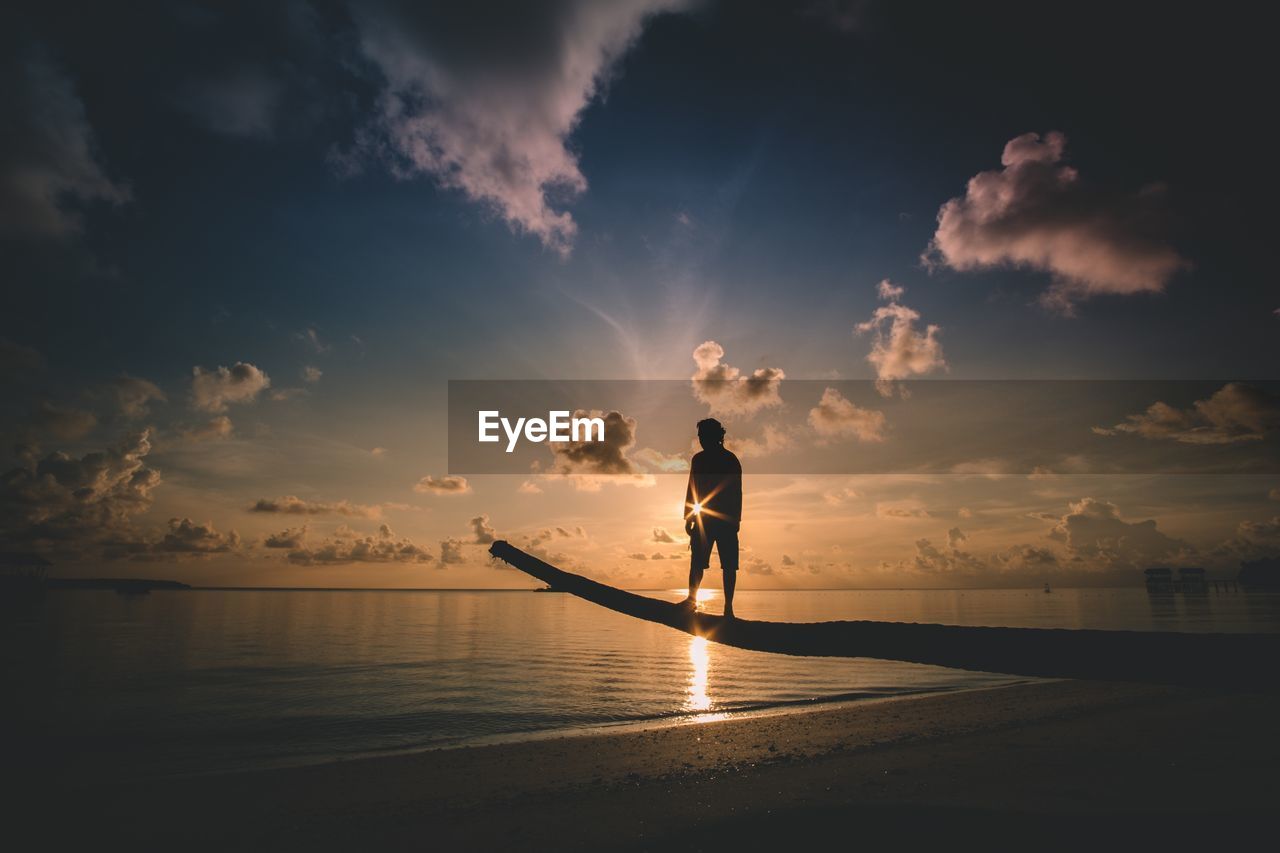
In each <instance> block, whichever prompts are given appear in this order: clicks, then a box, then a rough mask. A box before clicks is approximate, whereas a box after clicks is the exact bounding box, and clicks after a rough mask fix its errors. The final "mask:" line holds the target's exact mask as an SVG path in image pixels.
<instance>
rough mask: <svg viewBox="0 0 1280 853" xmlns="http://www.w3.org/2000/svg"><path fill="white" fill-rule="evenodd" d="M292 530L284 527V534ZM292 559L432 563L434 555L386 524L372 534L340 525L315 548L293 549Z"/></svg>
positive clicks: (305, 563)
mask: <svg viewBox="0 0 1280 853" xmlns="http://www.w3.org/2000/svg"><path fill="white" fill-rule="evenodd" d="M290 532H291V531H288V530H286V531H284V533H282V534H277V535H278V536H283V535H284V534H288V533H290ZM288 559H289V562H290V563H294V564H295V565H300V566H314V565H344V564H348V563H429V562H431V560H432V559H433V558H432V556H431V554H430V553H429V552H427V551H426V550H425V549H424V548H421V547H419V546H418V545H415V544H414V543H413V541H412V540H410V539H407V538H404V537H397V536H396V535H395V533H394V532H392V530H391V528H390V527H388V526H387V525H385V524H383V525H380V526H379V527H378V532H377V534H375V535H372V536H362V535H359V534H357V533H355V532H354V531H352V530H350V529H349V528H347V529H340V530H339V531H338V532H337V533H335V534H334V535H333V536H332V537H330V538H328V539H326V540H324V541H323V542H321V543H320V544H319V545H317V546H316V547H314V548H309V547H305V546H301V547H297V548H294V549H293V550H291V551H290V552H289V555H288Z"/></svg>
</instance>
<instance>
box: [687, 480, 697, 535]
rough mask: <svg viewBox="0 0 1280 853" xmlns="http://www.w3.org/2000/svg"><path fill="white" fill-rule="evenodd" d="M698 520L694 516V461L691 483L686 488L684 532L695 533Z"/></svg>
mask: <svg viewBox="0 0 1280 853" xmlns="http://www.w3.org/2000/svg"><path fill="white" fill-rule="evenodd" d="M696 524H697V521H696V520H695V519H694V516H693V463H692V462H691V463H690V464H689V485H687V486H686V487H685V490H684V532H685V533H687V534H689V535H690V536H692V535H693V528H694V526H695V525H696Z"/></svg>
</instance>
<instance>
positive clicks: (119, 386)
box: [102, 374, 168, 420]
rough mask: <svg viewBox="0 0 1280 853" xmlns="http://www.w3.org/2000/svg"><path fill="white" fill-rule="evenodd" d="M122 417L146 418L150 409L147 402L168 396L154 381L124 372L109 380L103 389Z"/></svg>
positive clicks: (132, 418) (163, 399)
mask: <svg viewBox="0 0 1280 853" xmlns="http://www.w3.org/2000/svg"><path fill="white" fill-rule="evenodd" d="M102 390H103V391H104V392H105V393H106V394H107V396H108V397H110V398H111V400H112V402H114V403H115V407H116V411H117V412H119V414H120V416H121V417H122V418H126V419H127V420H137V419H139V418H145V417H146V416H147V415H148V414H150V411H149V409H148V407H147V404H148V403H150V402H151V401H152V400H159V401H161V402H164V401H165V400H167V399H168V398H167V397H165V395H164V392H163V391H161V390H160V388H159V386H157V385H156V384H155V383H154V382H149V381H148V380H146V379H140V378H139V377H137V376H129V375H128V374H122V375H120V376H117V377H116V378H114V379H112V380H110V381H109V382H107V384H106V385H105V386H103V389H102Z"/></svg>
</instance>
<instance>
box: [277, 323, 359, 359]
mask: <svg viewBox="0 0 1280 853" xmlns="http://www.w3.org/2000/svg"><path fill="white" fill-rule="evenodd" d="M353 337H354V336H353ZM293 339H294V340H295V341H299V342H300V343H304V344H306V345H307V346H308V347H310V348H311V349H313V350H315V351H316V352H317V353H325V352H328V351H329V350H331V349H333V346H332V345H331V344H326V343H325V342H324V341H323V340H321V338H320V333H319V332H317V331H316V330H315V329H313V328H307V329H303V330H302V331H301V332H294V333H293ZM356 340H357V341H359V339H358V338H356Z"/></svg>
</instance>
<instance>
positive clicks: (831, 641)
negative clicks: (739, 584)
mask: <svg viewBox="0 0 1280 853" xmlns="http://www.w3.org/2000/svg"><path fill="white" fill-rule="evenodd" d="M489 553H491V554H492V555H493V556H494V557H497V558H498V559H501V560H503V561H505V562H507V563H509V564H511V565H512V566H514V567H515V568H517V569H519V570H520V571H522V572H525V573H526V574H529V575H532V576H533V577H535V578H537V579H538V580H541V581H544V582H545V583H547V584H548V585H550V586H551V587H552V588H554V589H558V590H562V591H564V592H569V593H572V594H574V595H576V596H578V597H579V598H584V599H586V600H587V601H590V602H593V603H595V604H599V605H601V606H602V607H607V608H609V609H610V610H615V611H617V612H619V613H624V614H626V615H627V616H634V617H636V618H637V619H644V620H647V621H649V622H657V623H659V624H661V625H668V626H670V627H672V628H676V629H677V630H680V631H684V632H686V633H688V634H693V635H695V636H699V637H706V638H707V639H709V640H713V641H715V642H717V643H723V644H725V645H727V646H736V647H737V648H741V649H751V650H754V651H761V652H774V653H777V654H784V655H804V656H812V657H865V658H878V659H881V660H896V661H907V662H910V663H922V664H932V665H935V666H945V667H951V668H953V669H967V670H976V671H982V672H1000V673H1008V674H1010V675H1023V676H1030V677H1037V678H1084V679H1095V680H1101V681H1145V682H1155V683H1161V684H1182V685H1194V686H1217V687H1238V688H1249V689H1268V690H1270V689H1275V688H1276V687H1277V686H1280V666H1277V652H1280V634H1189V633H1174V632H1168V631H1095V630H1073V629H1064V628H977V627H966V626H959V625H932V624H917V623H906V622H865V621H862V622H754V621H750V620H747V619H736V618H735V619H726V618H724V617H723V616H713V615H711V614H708V613H694V612H691V611H689V610H687V609H684V608H681V607H678V606H677V605H675V604H672V603H670V602H666V601H660V600H658V599H656V598H647V597H645V596H643V595H636V594H635V593H632V592H627V591H625V590H621V589H617V588H616V587H611V586H607V585H606V584H602V583H598V582H596V581H593V580H591V579H590V578H586V577H583V576H582V575H575V574H573V573H572V572H566V571H564V570H562V569H558V568H556V567H555V566H552V565H550V564H549V563H545V562H543V561H542V560H539V559H538V558H537V557H534V556H533V555H532V554H528V553H525V552H524V551H521V550H520V549H519V548H516V547H515V546H513V545H511V544H510V543H508V542H505V541H498V542H495V543H493V545H492V546H491V547H490V549H489Z"/></svg>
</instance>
